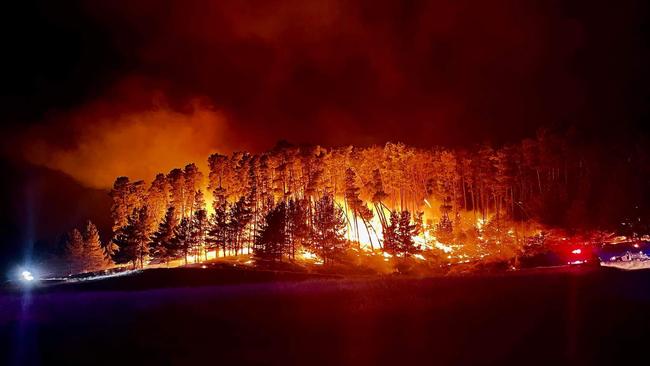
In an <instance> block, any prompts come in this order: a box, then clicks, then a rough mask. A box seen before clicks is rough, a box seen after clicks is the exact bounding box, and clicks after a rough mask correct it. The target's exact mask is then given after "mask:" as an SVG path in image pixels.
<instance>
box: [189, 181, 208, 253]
mask: <svg viewBox="0 0 650 366" xmlns="http://www.w3.org/2000/svg"><path fill="white" fill-rule="evenodd" d="M204 206H205V202H204V201H203V194H202V193H201V191H200V190H199V191H197V192H196V196H195V207H197V209H196V210H195V211H194V215H193V216H192V223H191V229H190V237H189V242H190V244H189V246H190V249H191V252H192V254H193V255H194V256H195V258H197V259H198V258H199V256H201V254H203V255H204V257H205V259H206V260H207V255H208V254H207V253H208V252H207V250H206V246H205V241H206V235H207V231H208V212H207V211H206V210H205V208H198V207H204Z"/></svg>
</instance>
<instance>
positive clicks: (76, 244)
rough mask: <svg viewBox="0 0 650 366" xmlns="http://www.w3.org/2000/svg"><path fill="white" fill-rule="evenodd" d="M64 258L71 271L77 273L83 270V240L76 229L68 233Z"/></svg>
mask: <svg viewBox="0 0 650 366" xmlns="http://www.w3.org/2000/svg"><path fill="white" fill-rule="evenodd" d="M65 253H66V260H67V262H68V265H69V269H70V272H71V273H78V272H82V271H83V270H84V267H85V266H84V240H83V236H82V235H81V233H80V232H79V230H77V229H73V230H72V231H71V232H70V234H68V240H67V243H66V246H65Z"/></svg>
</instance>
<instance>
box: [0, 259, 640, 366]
mask: <svg viewBox="0 0 650 366" xmlns="http://www.w3.org/2000/svg"><path fill="white" fill-rule="evenodd" d="M0 296H1V297H0V310H1V311H0V329H1V330H0V357H5V358H6V359H4V360H0V363H3V364H4V363H9V364H12V363H13V364H17V365H25V364H39V363H40V364H46V365H50V364H66V365H76V364H92V365H101V364H106V365H109V364H110V365H117V364H158V365H165V364H223V365H229V364H278V365H286V364H299V365H313V364H327V365H375V364H387V365H391V364H392V365H403V364H441V365H446V364H468V365H469V364H495V365H501V364H539V365H550V364H570V365H581V364H585V365H587V364H612V362H614V363H616V364H618V363H621V362H622V360H623V359H624V358H634V357H637V356H643V354H644V352H645V351H644V350H645V349H646V348H647V344H648V341H650V315H648V314H649V311H650V272H647V271H640V272H635V273H631V272H618V271H611V270H601V269H593V268H591V269H575V268H574V269H567V268H565V269H549V270H534V271H522V272H516V273H507V274H501V275H490V276H463V277H438V278H406V277H394V276H389V277H383V278H377V277H372V278H364V277H355V278H336V277H331V276H330V277H328V276H314V275H309V274H304V273H302V274H296V273H291V272H279V271H247V270H233V269H224V268H213V269H201V268H179V269H170V270H165V269H160V270H151V271H145V272H144V273H139V274H136V275H133V276H125V277H118V278H111V279H105V280H101V281H93V282H85V283H82V284H76V285H69V284H65V285H57V286H51V287H48V288H45V289H40V290H35V291H32V292H31V293H24V294H21V293H19V292H11V291H9V292H5V293H4V294H2V295H0Z"/></svg>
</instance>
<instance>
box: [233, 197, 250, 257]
mask: <svg viewBox="0 0 650 366" xmlns="http://www.w3.org/2000/svg"><path fill="white" fill-rule="evenodd" d="M252 217H253V215H252V212H251V208H250V204H249V202H248V200H247V199H246V197H241V198H240V199H239V200H238V201H237V202H235V204H234V205H232V207H231V208H230V220H229V229H230V233H231V241H232V245H233V249H234V252H235V255H238V254H239V253H240V251H241V250H242V249H243V243H242V241H243V239H244V238H243V235H242V234H243V233H244V229H245V228H246V226H247V225H248V224H249V223H250V221H251V219H252Z"/></svg>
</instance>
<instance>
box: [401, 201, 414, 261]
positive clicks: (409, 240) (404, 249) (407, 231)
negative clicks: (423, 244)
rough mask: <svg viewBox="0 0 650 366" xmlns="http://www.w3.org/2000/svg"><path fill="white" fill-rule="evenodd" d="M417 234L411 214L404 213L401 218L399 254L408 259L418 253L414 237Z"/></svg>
mask: <svg viewBox="0 0 650 366" xmlns="http://www.w3.org/2000/svg"><path fill="white" fill-rule="evenodd" d="M415 234H416V226H415V225H412V224H411V213H410V212H408V211H402V213H401V214H400V217H399V229H398V230H397V237H398V242H399V252H400V253H402V254H403V255H404V256H406V257H408V256H410V255H412V254H414V253H415V252H416V248H415V243H414V242H413V236H414V235H415Z"/></svg>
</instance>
